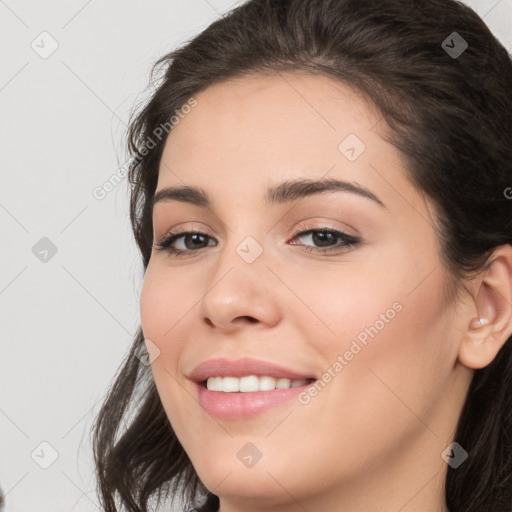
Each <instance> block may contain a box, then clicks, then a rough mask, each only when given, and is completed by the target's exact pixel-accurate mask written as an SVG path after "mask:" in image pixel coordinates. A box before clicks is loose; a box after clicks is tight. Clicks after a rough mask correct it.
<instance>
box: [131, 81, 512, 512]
mask: <svg viewBox="0 0 512 512" xmlns="http://www.w3.org/2000/svg"><path fill="white" fill-rule="evenodd" d="M196 100H197V102H198V104H197V106H196V107H195V108H194V109H192V111H191V112H190V113H189V114H188V115H187V116H186V117H185V118H184V119H183V120H181V121H180V123H179V124H178V125H176V126H175V127H174V128H173V130H172V132H171V133H170V135H169V137H168V139H167V141H166V146H165V150H164V153H163V156H162V161H161V165H160V170H159V178H158V186H157V191H159V190H161V189H162V188H164V187H168V186H171V185H183V184H187V185H193V186H199V187H202V188H203V189H204V190H205V191H207V193H208V194H209V196H210V197H211V198H212V199H213V201H214V205H213V206H212V207H211V208H200V207H198V206H194V205H191V204H187V203H184V202H178V201H167V202H162V203H158V204H157V205H156V206H155V209H154V214H153V221H154V240H155V243H158V242H159V241H160V240H161V239H162V237H163V236H164V235H166V233H167V232H168V231H169V230H171V229H172V230H173V231H177V232H182V231H187V230H190V229H191V228H194V229H198V230H200V231H201V232H203V233H205V234H206V235H208V237H211V238H206V239H204V243H203V244H202V245H201V244H199V245H197V242H196V245H194V242H193V241H191V240H190V237H189V239H188V245H185V243H187V240H186V239H185V238H184V237H181V238H180V239H178V240H177V241H176V242H175V243H174V247H175V248H178V249H187V248H188V249H189V250H194V251H196V253H194V254H192V255H181V256H173V255H169V254H167V253H166V252H165V251H157V250H156V249H155V248H154V249H153V253H152V255H151V260H150V262H149V265H148V268H147V271H146V274H145V279H144V284H143V288H142V292H141V301H140V308H141V310H140V312H141V322H142V328H143V332H144V335H145V337H146V339H149V340H151V347H152V350H153V351H154V353H155V354H156V356H155V360H154V361H153V363H152V372H153V376H154V380H155V383H156V386H157V389H158V392H159V394H160V397H161V400H162V404H163V406H164V408H165V411H166V413H167V416H168V418H169V421H170V423H171V425H172V427H173V429H174V431H175V432H176V435H177V436H178V439H179V441H180V443H181V444H182V446H183V447H184V449H185V451H186V452H187V454H188V455H189V457H190V459H191V461H192V463H193V465H194V467H195V469H196V471H197V473H198V475H199V477H200V479H201V480H202V482H203V483H204V484H205V485H206V487H207V488H208V489H210V490H211V491H212V492H214V493H215V494H217V495H218V496H219V497H220V501H221V507H220V510H221V511H222V512H238V511H245V512H247V511H249V512H260V511H269V510H272V511H274V512H295V511H297V512H299V511H301V512H303V511H304V510H307V511H314V510H322V511H324V512H339V511H344V510H347V511H351V512H363V511H364V512H397V511H399V510H400V511H401V512H424V511H425V510H428V511H430V512H446V511H448V509H447V507H446V504H445V501H444V478H445V475H446V471H447V468H448V466H447V463H446V462H445V461H444V460H443V458H442V457H441V453H442V452H443V451H444V450H445V449H446V448H447V446H448V445H450V443H451V442H452V441H453V435H454V432H455V428H456V424H457V421H458V418H459V415H460V412H461V410H462V406H463V403H464V400H465V396H466V392H467V390H468V387H469V384H470V381H471V378H472V376H473V373H474V369H475V368H481V367H484V366H486V365H487V364H489V363H490V362H491V361H492V360H493V359H494V357H495V356H496V354H497V352H498V350H499V349H500V348H501V346H502V345H503V344H504V342H505V341H506V339H507V337H508V336H509V335H510V334H511V327H510V326H511V309H512V306H510V304H511V303H512V291H511V290H512V284H511V277H510V276H511V268H512V256H511V250H510V247H508V246H507V247H505V246H504V247H501V248H499V250H498V251H497V252H496V253H495V255H494V259H495V261H494V263H493V265H492V266H491V267H490V268H489V269H488V270H487V272H482V273H480V274H478V276H477V277H475V278H473V279H471V280H467V282H466V283H465V285H466V288H467V290H468V292H467V293H464V294H463V295H462V296H461V298H459V300H455V299H454V298H453V297H450V296H449V295H447V294H445V293H444V292H445V284H446V282H447V273H446V271H445V270H444V268H443V266H442V263H441V260H440V256H439V242H438V235H437V233H436V230H435V228H434V225H435V224H434V222H433V218H434V210H433V208H432V206H431V205H430V203H429V202H428V201H427V200H426V199H425V197H424V196H423V194H422V193H421V192H420V191H419V190H417V189H416V188H415V187H413V186H412V185H411V183H410V182H409V181H408V179H407V175H406V173H405V167H404V164H403V162H402V160H401V158H400V154H399V152H398V150H396V148H394V147H393V146H392V145H390V144H388V143H387V142H385V141H384V140H383V139H382V133H383V131H382V130H384V129H385V126H384V122H383V121H381V120H380V116H379V115H378V114H377V113H376V111H375V109H373V108H371V106H370V105H369V104H367V103H366V102H365V101H364V100H363V99H362V98H361V97H360V96H358V95H357V94H356V93H355V92H354V91H352V90H351V89H349V88H347V87H346V86H345V85H343V84H341V83H338V82H336V81H333V80H332V79H330V78H327V77H322V76H312V75H306V74H301V73H294V74H291V73H288V74H284V75H277V74H276V75H268V76H257V75H256V76H247V77H244V78H237V79H236V80H233V81H229V82H224V83H221V84H215V85H213V86H210V87H209V88H207V89H206V90H204V91H202V92H201V93H200V94H198V95H197V96H196ZM348 134H356V135H357V137H358V138H359V139H360V140H362V141H363V142H364V144H365V145H366V149H365V151H364V152H363V153H362V154H361V155H360V156H359V157H358V158H357V159H356V160H355V161H352V162H351V161H349V160H348V159H347V158H346V157H345V156H344V155H343V154H342V153H341V152H340V151H339V150H338V145H339V144H340V142H341V141H342V140H344V139H345V137H346V136H347V135H348ZM326 175H328V176H330V177H334V178H339V179H343V180H346V181H350V182H356V183H358V184H359V185H362V186H364V187H366V188H367V189H369V190H370V191H372V193H374V194H375V195H376V196H377V197H378V198H379V199H380V200H381V201H382V202H383V203H384V205H385V207H382V206H380V205H378V204H377V203H376V202H374V201H372V200H369V199H367V198H364V197H360V196H358V195H356V194H353V193H350V192H323V193H321V194H317V195H313V196H310V197H307V198H302V199H300V200H297V201H294V202H289V203H284V204H275V205H272V206H269V205H267V204H266V203H265V202H264V195H265V192H266V188H267V187H268V186H270V185H276V184H278V183H280V182H282V181H285V180H288V179H296V178H308V179H319V178H321V177H324V176H326ZM304 222H307V225H308V226H311V225H312V226H313V227H314V228H315V229H319V230H321V229H328V228H330V229H334V230H337V231H344V232H347V233H348V234H351V235H353V236H356V237H359V238H360V240H361V245H359V246H357V247H348V248H343V247H341V248H340V249H339V250H337V251H332V252H331V253H326V254H321V253H314V252H306V251H305V250H304V247H305V246H310V247H317V248H318V247H321V246H320V243H319V242H318V240H317V241H315V239H314V238H312V237H311V236H310V235H301V236H299V237H297V236H296V235H297V234H298V233H300V232H301V231H304V230H303V229H299V228H300V226H301V224H303V223H304ZM247 236H251V237H253V238H254V239H255V240H257V242H258V243H259V244H260V246H261V248H262V249H263V252H262V254H261V255H260V256H259V257H258V258H257V259H256V260H255V261H254V262H252V263H247V262H246V261H244V260H243V259H242V258H241V257H240V256H239V254H238V253H237V252H236V248H237V246H239V244H240V243H241V242H242V241H243V240H244V239H245V238H246V237H247ZM292 240H293V241H294V243H291V241H292ZM338 242H339V239H338V238H335V239H334V240H333V241H332V242H331V244H330V245H331V246H335V245H336V244H337V243H338ZM397 302H398V303H399V304H400V305H401V306H402V308H401V311H400V312H397V313H396V315H394V318H393V319H391V320H389V321H388V322H387V323H385V326H384V327H383V328H382V329H380V330H379V331H378V334H377V335H375V336H374V337H373V338H369V339H368V343H367V345H366V346H364V345H363V348H362V350H361V351H360V352H358V353H357V355H356V356H354V357H353V359H352V360H351V361H349V362H348V364H347V365H346V366H345V367H344V368H343V369H342V371H339V372H338V373H336V372H334V373H335V377H334V378H332V379H331V381H330V382H329V383H328V384H327V385H326V386H325V387H324V388H323V389H322V390H321V391H320V392H319V393H318V394H317V396H315V397H313V398H312V399H311V401H310V402H309V403H308V404H307V405H303V404H301V403H299V402H298V401H296V400H292V401H290V402H286V403H284V404H281V405H279V406H277V407H273V408H271V409H270V410H268V411H266V412H265V413H263V414H261V415H259V416H256V417H254V418H251V419H246V420H231V421H226V420H218V419H216V418H212V417H211V416H210V415H208V414H207V413H206V412H205V411H204V409H203V408H202V407H201V406H200V405H199V403H198V402H197V401H196V399H195V396H196V395H195V391H194V387H193V385H192V383H191V382H190V381H189V380H187V378H186V375H188V374H189V373H190V372H191V371H192V369H193V368H194V367H195V366H196V365H197V364H199V363H200V362H202V361H204V360H206V359H210V358H212V357H228V358H231V359H236V358H238V357H243V356H249V357H254V358H256V359H264V360H268V361H273V362H276V363H278V364H281V365H284V366H287V367H291V368H293V369H295V370H298V371H302V372H306V373H312V374H314V375H316V376H317V377H321V376H322V375H323V374H324V373H325V372H327V371H328V369H329V368H332V366H333V364H334V363H335V362H336V361H337V357H338V355H343V354H344V353H345V352H346V350H348V349H349V348H350V346H351V343H352V341H353V340H354V339H355V338H356V337H357V335H358V334H359V333H361V332H362V331H364V329H365V327H369V326H372V325H375V323H376V321H377V320H379V318H382V317H381V316H380V315H382V314H385V313H386V311H387V310H389V309H390V308H392V305H393V304H394V303H397ZM480 316H484V317H486V318H487V319H488V323H487V324H486V325H484V326H479V325H478V324H476V320H477V319H478V318H479V317H480ZM249 317H250V318H249ZM154 347H157V350H156V349H155V348H154ZM148 348H149V345H148ZM247 442H251V443H253V444H254V445H256V447H257V448H258V449H259V450H260V452H261V453H262V457H261V459H260V460H259V461H258V462H257V463H256V464H255V465H254V466H252V467H250V468H248V467H246V466H244V465H243V464H242V463H241V462H240V460H239V459H238V457H237V452H238V451H239V450H240V449H241V448H242V447H243V446H244V445H245V444H246V443H247ZM463 448H464V449H465V450H466V451H468V452H469V451H470V450H471V447H468V446H466V447H463Z"/></svg>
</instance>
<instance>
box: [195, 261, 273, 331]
mask: <svg viewBox="0 0 512 512" xmlns="http://www.w3.org/2000/svg"><path fill="white" fill-rule="evenodd" d="M236 257H237V258H238V256H237V255H236ZM228 259H229V262H228ZM222 260H223V261H222ZM228 264H229V267H228ZM226 267H228V268H226ZM221 272H222V273H221ZM277 283H278V280H277V279H276V278H275V276H274V274H273V273H272V272H271V271H270V270H269V268H268V267H267V265H266V264H265V262H264V260H263V258H262V259H261V260H259V261H255V262H253V263H247V262H245V261H243V260H242V259H240V261H236V259H234V258H227V257H226V258H224V257H223V256H221V257H220V259H219V264H218V266H217V267H216V272H215V274H214V276H213V278H212V282H210V283H208V285H207V286H206V290H205V293H204V295H203V298H202V300H201V303H200V307H199V311H200V315H201V317H202V319H203V322H204V323H205V324H206V325H208V326H209V327H211V328H215V329H219V330H222V331H226V332H227V331H235V330H238V329H241V328H242V327H244V326H248V325H253V324H254V325H257V324H263V325H265V326H267V327H269V326H275V325H276V324H277V323H278V322H279V319H280V316H281V311H282V305H281V304H280V299H279V297H280V296H279V293H278V292H277V290H276V288H278V286H277Z"/></svg>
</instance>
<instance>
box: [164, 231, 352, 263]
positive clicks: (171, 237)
mask: <svg viewBox="0 0 512 512" xmlns="http://www.w3.org/2000/svg"><path fill="white" fill-rule="evenodd" d="M299 229H304V230H305V231H300V232H298V233H297V234H296V235H295V236H294V237H293V238H292V240H294V239H295V238H299V237H302V236H305V235H309V234H312V233H331V234H334V235H337V236H336V237H337V238H340V239H341V240H343V242H342V245H340V244H337V245H336V246H334V247H327V248H319V247H311V246H304V250H305V251H307V252H316V253H322V254H325V253H329V252H331V251H339V250H340V249H343V248H346V249H348V248H351V247H352V248H355V247H357V246H359V245H360V244H361V240H359V239H358V238H355V237H353V236H351V235H348V234H347V233H344V232H343V231H338V230H335V229H330V228H326V227H325V228H313V227H311V226H301V227H300V228H299ZM193 234H198V235H203V236H206V237H208V238H212V237H210V236H209V235H207V234H206V233H203V232H202V231H198V230H194V229H192V230H190V231H181V232H172V231H169V232H168V233H167V234H166V235H165V236H164V237H163V238H162V239H161V240H160V242H159V243H157V244H155V249H156V250H157V251H166V252H167V253H169V255H173V256H180V255H189V254H191V253H197V252H199V251H200V250H201V249H205V248H206V247H202V248H201V249H197V250H191V249H187V250H183V249H173V248H172V247H171V244H172V243H173V242H175V241H176V240H177V239H178V238H181V237H183V236H185V235H193ZM294 245H295V244H294Z"/></svg>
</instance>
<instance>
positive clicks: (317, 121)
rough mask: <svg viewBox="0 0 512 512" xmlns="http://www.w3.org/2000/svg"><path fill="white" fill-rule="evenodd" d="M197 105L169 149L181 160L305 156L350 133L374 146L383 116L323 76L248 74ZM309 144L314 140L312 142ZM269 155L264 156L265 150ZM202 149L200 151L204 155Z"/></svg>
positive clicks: (217, 87)
mask: <svg viewBox="0 0 512 512" xmlns="http://www.w3.org/2000/svg"><path fill="white" fill-rule="evenodd" d="M195 99H196V101H197V106H196V107H195V108H194V109H192V110H191V112H190V113H189V114H187V115H186V116H185V118H184V119H183V120H181V121H180V123H179V124H178V125H176V126H175V127H174V128H173V130H172V132H171V134H170V135H169V137H168V140H167V145H166V150H168V151H170V150H172V152H173V153H174V155H175V156H176V157H177V158H178V157H179V156H180V155H181V153H184V152H186V153H187V157H193V156H194V155H192V154H191V153H192V148H194V147H195V148H196V151H194V153H196V156H197V155H198V153H200V152H201V151H209V152H210V153H211V155H210V156H214V157H221V156H222V155H220V154H219V152H218V151H216V148H218V147H219V146H222V149H223V154H225V155H226V156H229V157H230V158H233V157H235V156H236V155H237V154H240V151H244V152H245V154H247V153H248V154H257V155H258V156H259V157H263V156H264V155H265V154H267V155H272V156H273V157H275V156H278V155H279V154H284V153H286V156H287V160H289V159H290V157H293V154H295V155H297V158H300V157H301V156H302V155H304V154H314V153H315V151H314V148H318V151H317V153H318V152H321V151H325V150H329V149H330V151H329V154H331V153H332V154H334V155H336V157H337V156H338V145H339V143H340V142H341V141H342V140H343V138H344V137H345V136H346V135H348V133H354V134H356V135H357V136H358V137H359V138H360V139H366V140H365V142H366V141H367V142H368V144H371V143H372V140H370V138H371V139H373V138H378V137H376V132H375V133H367V132H369V131H370V130H371V129H372V128H373V127H374V126H375V125H376V124H377V123H378V121H379V119H380V117H379V116H378V114H377V113H376V111H375V109H374V108H372V107H371V105H369V104H367V103H366V102H365V101H364V100H363V99H362V97H361V96H360V95H358V94H357V93H356V92H355V91H353V90H352V89H349V88H348V87H347V86H345V85H343V84H341V83H340V82H337V81H334V80H333V79H330V78H327V77H325V76H322V75H308V74H305V73H287V74H283V73H282V74H273V75H269V76H266V75H249V76H246V77H243V78H237V79H234V80H230V81H226V82H221V83H217V84H214V85H212V86H210V87H208V88H207V89H206V90H204V91H202V92H200V93H199V94H198V95H197V96H195ZM308 141H309V142H310V143H309V144H308ZM263 148H264V149H265V151H264V152H263V153H262V151H261V150H262V149H263ZM199 150H201V151H199Z"/></svg>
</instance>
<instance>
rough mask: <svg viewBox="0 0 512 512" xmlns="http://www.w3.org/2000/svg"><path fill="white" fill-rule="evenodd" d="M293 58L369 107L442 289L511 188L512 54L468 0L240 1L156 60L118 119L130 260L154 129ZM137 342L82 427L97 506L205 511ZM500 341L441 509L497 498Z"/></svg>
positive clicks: (463, 510) (484, 234) (485, 244)
mask: <svg viewBox="0 0 512 512" xmlns="http://www.w3.org/2000/svg"><path fill="white" fill-rule="evenodd" d="M454 32H456V33H457V34H458V35H459V36H460V37H461V38H462V39H463V40H465V41H466V42H467V44H468V47H467V48H466V49H465V51H463V52H462V53H461V54H460V55H453V54H449V52H448V50H447V48H446V44H444V45H443V42H444V41H445V40H447V41H449V46H451V47H454V46H455V43H453V37H457V36H454V35H453V33H454ZM450 37H451V38H452V39H451V40H450ZM459 41H461V40H459ZM457 44H459V43H457ZM459 48H460V45H459ZM299 70H300V71H303V72H307V73H313V74H321V75H325V76H328V77H331V78H333V79H335V80H338V81H340V82H342V83H343V84H345V85H347V86H350V87H351V88H353V90H356V91H358V92H359V93H360V94H362V95H363V96H364V97H365V98H366V99H367V100H368V101H370V102H371V104H373V105H375V106H376V107H377V108H378V111H379V113H380V114H381V115H382V119H383V121H384V122H382V123H380V125H379V127H380V128H382V131H383V130H384V129H386V130H387V131H386V134H385V136H386V140H387V141H388V142H390V143H391V144H393V145H394V146H395V147H396V148H397V149H398V150H399V151H400V152H401V154H402V155H403V159H404V162H405V163H406V164H407V172H408V177H409V179H410V180H411V182H412V183H413V184H414V185H415V186H416V187H417V188H418V190H420V191H422V192H423V193H424V194H425V195H426V196H427V197H428V198H429V199H430V200H431V201H432V203H433V204H434V206H435V213H436V219H437V223H438V236H439V239H440V241H441V247H442V254H441V260H442V263H443V267H444V268H445V269H446V272H447V275H448V276H450V279H452V278H453V280H454V282H455V283H457V288H459V285H460V283H462V280H463V278H465V277H468V276H470V275H471V274H472V273H475V272H481V271H483V270H484V269H485V264H486V262H487V261H488V258H489V256H490V255H491V254H492V251H493V250H494V249H495V248H496V247H498V246H500V245H503V244H512V208H511V205H512V202H511V201H510V200H508V199H507V198H506V197H505V193H504V191H505V190H506V189H507V187H510V186H512V98H511V94H512V62H511V59H510V55H509V54H508V53H507V51H506V50H505V48H504V47H503V46H502V45H501V43H500V42H499V41H498V40H497V39H496V38H495V37H494V36H493V34H492V33H491V32H490V31H489V29H488V27H487V26H486V25H485V23H484V22H483V20H482V19H481V18H480V17H479V16H478V15H477V14H476V13H475V12H474V11H473V10H472V9H470V8H469V7H467V6H466V5H464V4H463V3H461V2H457V1H454V0H378V1H376V0H251V1H248V2H246V3H244V4H242V5H240V6H239V7H237V8H235V9H233V10H232V11H230V12H229V13H228V14H227V15H225V16H223V17H221V18H220V19H218V20H217V21H215V22H214V23H212V24H211V25H210V26H209V27H208V28H206V29H205V30H204V31H203V32H202V33H200V34H199V35H198V36H197V37H194V38H193V39H192V40H191V41H189V42H188V43H187V44H185V45H183V46H182V47H180V48H178V49H176V50H174V51H172V52H171V53H169V54H168V55H165V56H164V57H162V58H161V59H159V60H158V62H157V63H156V64H155V66H154V68H153V71H152V77H153V78H155V77H156V80H154V84H155V88H156V90H155V91H154V93H153V95H152V97H151V99H150V100H149V101H148V102H147V103H146V104H145V105H144V106H143V108H141V109H140V111H139V112H138V113H137V114H136V116H134V117H133V118H132V120H131V123H130V128H129V132H128V136H127V147H128V149H129V152H130V156H131V158H132V160H131V165H130V169H129V182H130V185H131V208H130V215H131V222H132V227H133V233H134V236H135V239H136V241H137V244H138V247H139V249H140V252H141V255H142V260H143V265H144V269H146V267H147V265H148V262H149V259H150V255H151V247H152V243H153V226H152V217H151V201H152V198H153V195H154V192H155V188H156V184H157V178H158V169H159V163H160V158H161V155H162V151H163V147H164V144H165V137H162V138H161V139H159V140H158V141H156V144H155V145H154V147H153V148H152V149H151V150H150V151H149V152H148V151H147V148H146V145H147V141H148V140H150V139H151V140H154V139H155V130H156V129H157V128H158V127H159V126H162V125H165V123H168V122H169V119H170V118H171V117H172V116H173V115H175V113H176V112H177V111H178V110H179V109H180V108H181V107H182V106H183V105H184V104H185V103H186V102H187V101H188V100H189V99H190V98H192V97H193V96H194V95H196V94H198V93H199V92H200V91H203V90H204V89H206V88H207V87H208V86H210V85H211V84H214V83H219V82H222V81H225V80H228V79H234V78H237V77H243V76H245V75H248V74H254V73H281V72H285V71H290V72H293V71H299ZM143 340H144V336H143V333H142V330H141V329H140V328H139V331H138V333H137V335H136V337H135V339H134V343H133V346H132V349H131V351H130V353H129V354H128V355H127V357H126V359H125V361H124V362H123V364H122V366H121V367H120V370H119V372H118V374H117V376H116V378H115V382H114V383H113V386H112V388H111V390H110V393H109V395H108V397H107V398H106V400H105V402H104V404H103V406H102V409H101V411H100V413H99V415H98V417H97V419H96V423H95V426H94V455H95V461H96V465H97V477H98V490H99V495H100V498H101V502H102V505H103V507H104V510H105V511H106V512H115V511H118V510H127V511H130V512H146V511H147V510H148V505H149V503H150V501H151V500H157V503H161V500H165V499H166V498H167V497H168V496H169V495H170V496H171V497H174V496H177V495H178V494H179V495H180V496H181V497H182V498H183V499H184V500H185V503H186V504H187V505H188V506H190V505H191V504H192V502H193V501H194V500H197V499H199V498H204V497H205V496H206V497H207V499H208V502H207V503H206V504H204V506H203V507H202V508H200V510H204V511H207V510H216V509H217V507H218V504H219V500H218V498H217V497H216V496H215V495H214V494H213V493H211V492H209V491H208V490H207V489H206V488H205V487H204V485H203V484H202V482H201V481H200V480H199V478H198V476H197V474H196V472H195V470H194V468H193V466H192V464H191V461H190V460H189V458H188V456H187V454H186V453H185V451H184V450H183V448H182V446H181V445H180V443H179V442H178V439H177V438H176V435H175V434H174V432H173V430H172V428H171V426H170V423H169V420H168V418H167V416H166V414H165V412H164V409H163V407H162V404H161V402H160V399H159V395H158V393H157V390H156V387H155V385H154V382H153V379H152V376H151V370H150V367H149V366H147V365H144V364H142V363H141V361H140V360H139V358H138V357H137V353H138V351H139V350H140V346H141V344H142V343H143ZM511 343H512V337H511V338H509V339H508V340H507V343H506V345H505V346H504V347H503V348H502V349H501V350H500V352H499V353H498V355H497V356H496V358H495V360H494V361H493V362H492V363H491V364H490V365H489V366H487V367H486V368H483V369H481V370H476V371H475V374H474V377H473V380H472V383H471V386H470V389H469V391H468V395H467V399H466V402H465V404H464V407H463V410H462V414H461V417H460V419H459V423H458V427H457V431H456V435H455V438H454V441H457V442H458V443H459V444H460V445H461V446H462V447H463V448H465V449H466V451H467V452H468V453H469V457H468V459H467V460H466V461H465V462H464V463H463V464H462V465H461V466H460V467H459V468H457V469H452V468H451V467H449V466H447V476H446V485H445V496H446V502H447V505H448V507H449V509H450V511H451V512H510V510H511V502H512V496H511V494H512V493H511V489H512V394H511V389H512V356H511V350H510V345H511ZM116 500H117V502H118V504H116ZM164 503H165V501H164ZM118 506H119V507H122V508H118Z"/></svg>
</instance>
